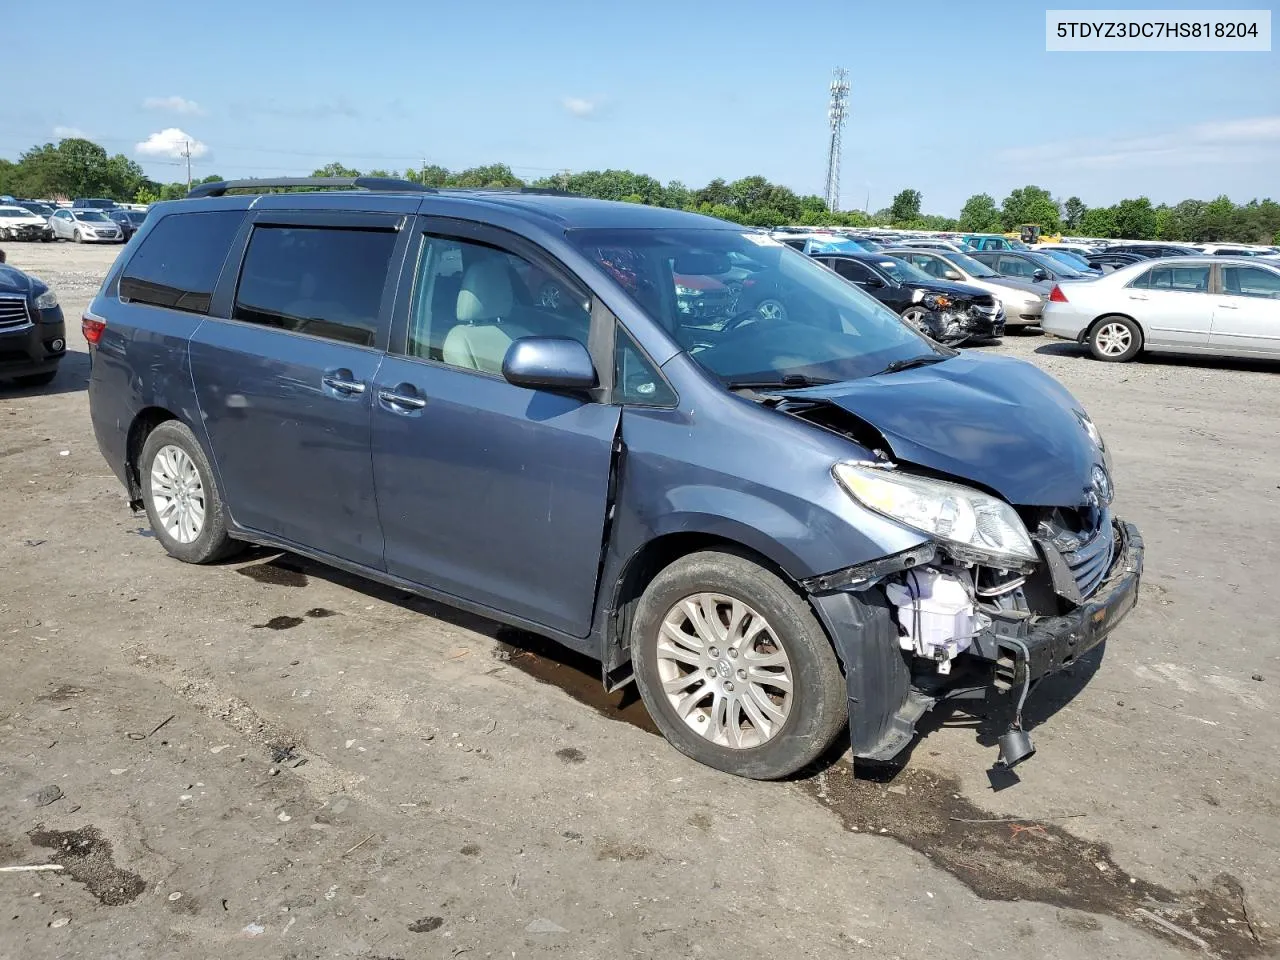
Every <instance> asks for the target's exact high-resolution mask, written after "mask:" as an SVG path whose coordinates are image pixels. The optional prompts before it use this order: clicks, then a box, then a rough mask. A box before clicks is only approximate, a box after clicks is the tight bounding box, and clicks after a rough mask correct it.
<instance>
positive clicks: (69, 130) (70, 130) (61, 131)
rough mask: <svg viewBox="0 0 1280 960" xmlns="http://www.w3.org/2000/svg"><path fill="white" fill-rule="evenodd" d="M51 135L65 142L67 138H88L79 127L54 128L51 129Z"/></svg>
mask: <svg viewBox="0 0 1280 960" xmlns="http://www.w3.org/2000/svg"><path fill="white" fill-rule="evenodd" d="M53 135H54V136H55V137H57V138H58V139H59V140H66V139H67V138H69V137H88V136H89V135H88V134H87V133H85V132H84V131H83V130H81V129H80V128H79V127H63V126H56V127H54V128H53Z"/></svg>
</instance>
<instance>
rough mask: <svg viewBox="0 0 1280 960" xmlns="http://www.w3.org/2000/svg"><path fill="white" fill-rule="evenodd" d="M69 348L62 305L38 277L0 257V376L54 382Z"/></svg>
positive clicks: (34, 383) (32, 383)
mask: <svg viewBox="0 0 1280 960" xmlns="http://www.w3.org/2000/svg"><path fill="white" fill-rule="evenodd" d="M66 352H67V331H66V326H65V324H64V323H63V319H62V308H61V307H60V306H58V298H57V296H56V295H55V294H54V292H53V291H52V290H50V289H49V287H48V286H47V285H46V284H45V283H44V281H43V280H40V279H39V278H38V277H33V276H30V275H29V274H26V273H23V272H22V271H21V270H19V269H18V268H17V267H11V266H8V265H7V264H5V263H4V261H3V258H2V257H0V379H6V378H12V379H14V380H16V381H17V382H18V383H19V384H21V385H22V386H24V387H41V386H44V385H45V384H46V383H50V382H52V380H53V378H54V377H55V376H56V375H57V373H58V363H59V362H60V361H61V360H62V358H63V356H64V355H65V354H66Z"/></svg>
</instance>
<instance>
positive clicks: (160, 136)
mask: <svg viewBox="0 0 1280 960" xmlns="http://www.w3.org/2000/svg"><path fill="white" fill-rule="evenodd" d="M134 150H135V151H136V152H137V153H139V154H141V155H142V156H144V157H169V158H173V159H177V158H180V157H185V156H186V155H187V151H188V150H190V151H191V156H192V157H193V158H194V157H203V156H204V155H205V154H206V153H208V152H209V146H208V144H205V143H201V142H200V141H199V140H197V139H196V138H195V137H193V136H191V134H189V133H184V132H183V131H182V130H179V129H178V128H177V127H167V128H165V129H164V130H161V131H160V132H159V133H153V134H152V135H151V136H149V137H147V139H145V140H143V141H142V142H141V143H139V144H138V145H137V146H135V147H134Z"/></svg>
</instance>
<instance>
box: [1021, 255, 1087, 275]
mask: <svg viewBox="0 0 1280 960" xmlns="http://www.w3.org/2000/svg"><path fill="white" fill-rule="evenodd" d="M1024 256H1027V257H1030V258H1031V259H1032V260H1033V261H1034V262H1035V263H1037V264H1039V265H1040V266H1042V267H1044V268H1045V269H1046V270H1048V271H1049V272H1050V274H1057V275H1058V276H1059V277H1060V278H1062V279H1064V280H1073V279H1076V278H1083V277H1085V276H1086V274H1083V273H1081V272H1080V271H1079V270H1076V269H1075V268H1074V267H1072V266H1071V265H1069V264H1066V263H1063V262H1062V261H1061V260H1059V259H1058V258H1057V257H1051V256H1049V255H1048V254H1044V253H1026V254H1024Z"/></svg>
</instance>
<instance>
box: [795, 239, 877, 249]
mask: <svg viewBox="0 0 1280 960" xmlns="http://www.w3.org/2000/svg"><path fill="white" fill-rule="evenodd" d="M867 249H868V248H867V247H864V246H863V245H862V244H861V243H859V242H858V241H856V240H851V239H849V238H848V237H830V238H828V237H823V238H822V239H817V238H814V240H813V242H812V243H811V244H810V245H809V252H810V253H866V251H867Z"/></svg>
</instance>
